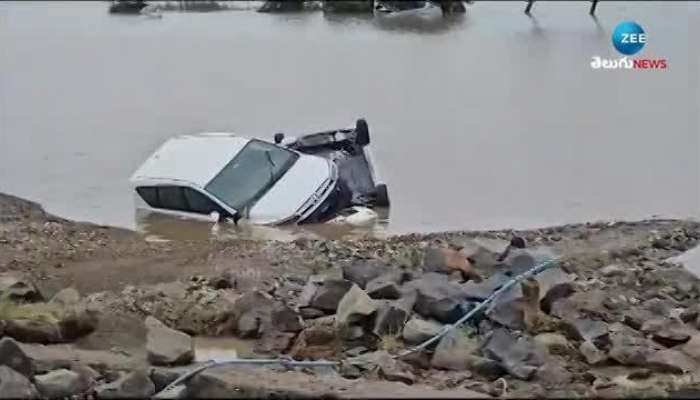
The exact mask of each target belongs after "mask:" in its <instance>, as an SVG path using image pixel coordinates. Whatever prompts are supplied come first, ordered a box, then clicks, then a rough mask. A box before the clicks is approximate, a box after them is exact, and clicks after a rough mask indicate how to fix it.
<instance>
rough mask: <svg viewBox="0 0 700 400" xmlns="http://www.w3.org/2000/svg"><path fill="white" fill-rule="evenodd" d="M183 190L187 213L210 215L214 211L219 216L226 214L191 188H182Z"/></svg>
mask: <svg viewBox="0 0 700 400" xmlns="http://www.w3.org/2000/svg"><path fill="white" fill-rule="evenodd" d="M183 190H184V192H185V200H186V201H187V205H188V209H189V211H191V212H194V213H198V214H210V213H211V212H212V211H216V212H218V213H219V214H221V215H224V214H225V213H226V211H225V210H224V209H223V208H222V207H221V206H219V205H218V204H216V203H215V202H214V201H213V200H211V199H210V198H208V197H207V196H205V195H204V194H202V193H200V192H198V191H196V190H194V189H191V188H184V189H183Z"/></svg>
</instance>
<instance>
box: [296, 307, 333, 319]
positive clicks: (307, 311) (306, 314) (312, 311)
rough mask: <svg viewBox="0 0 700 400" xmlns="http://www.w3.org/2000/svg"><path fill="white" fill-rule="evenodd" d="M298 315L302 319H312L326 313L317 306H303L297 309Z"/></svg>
mask: <svg viewBox="0 0 700 400" xmlns="http://www.w3.org/2000/svg"><path fill="white" fill-rule="evenodd" d="M299 315H301V317H302V318H304V319H314V318H320V317H323V316H324V315H326V313H325V312H323V311H321V310H319V309H318V308H312V307H304V308H300V309H299Z"/></svg>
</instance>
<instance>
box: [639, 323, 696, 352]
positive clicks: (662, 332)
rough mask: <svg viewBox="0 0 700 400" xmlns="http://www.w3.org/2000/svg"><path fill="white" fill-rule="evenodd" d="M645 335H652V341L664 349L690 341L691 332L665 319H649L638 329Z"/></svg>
mask: <svg viewBox="0 0 700 400" xmlns="http://www.w3.org/2000/svg"><path fill="white" fill-rule="evenodd" d="M640 330H641V331H642V332H644V333H645V334H647V335H649V334H651V335H652V339H654V341H656V342H657V343H660V344H662V345H664V346H666V347H673V346H676V345H679V344H683V343H685V342H687V341H688V340H690V334H691V333H692V330H690V329H688V328H686V327H685V326H684V325H683V324H682V323H680V322H678V321H675V320H671V319H666V318H655V319H649V320H646V321H644V323H642V326H641V328H640Z"/></svg>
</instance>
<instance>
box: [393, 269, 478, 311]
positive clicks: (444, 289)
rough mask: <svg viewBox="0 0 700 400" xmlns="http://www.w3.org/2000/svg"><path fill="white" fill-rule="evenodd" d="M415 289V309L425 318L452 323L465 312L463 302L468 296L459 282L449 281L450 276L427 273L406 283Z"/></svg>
mask: <svg viewBox="0 0 700 400" xmlns="http://www.w3.org/2000/svg"><path fill="white" fill-rule="evenodd" d="M405 286H406V287H407V288H408V289H409V290H410V289H413V290H415V294H416V304H415V306H414V310H415V311H416V312H417V313H418V314H420V315H421V316H423V317H425V318H433V319H436V320H438V321H440V322H445V323H452V322H455V321H457V320H458V319H459V318H460V317H462V316H463V315H464V313H465V310H464V307H463V306H462V304H463V303H464V302H465V301H466V299H467V296H466V294H465V293H464V291H463V290H462V288H461V286H460V285H459V284H457V283H453V282H449V280H448V277H447V276H446V275H443V274H439V273H427V274H424V275H423V276H422V277H420V278H419V279H416V280H413V281H411V282H408V283H407V284H406V285H405Z"/></svg>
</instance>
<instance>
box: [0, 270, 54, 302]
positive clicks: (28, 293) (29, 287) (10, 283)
mask: <svg viewBox="0 0 700 400" xmlns="http://www.w3.org/2000/svg"><path fill="white" fill-rule="evenodd" d="M0 299H8V300H12V301H21V302H36V301H43V300H44V297H43V296H42V295H41V292H39V290H38V289H37V288H36V286H35V285H34V283H33V282H32V281H31V280H29V279H28V278H26V277H25V276H23V275H20V274H17V273H13V272H4V273H0Z"/></svg>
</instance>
